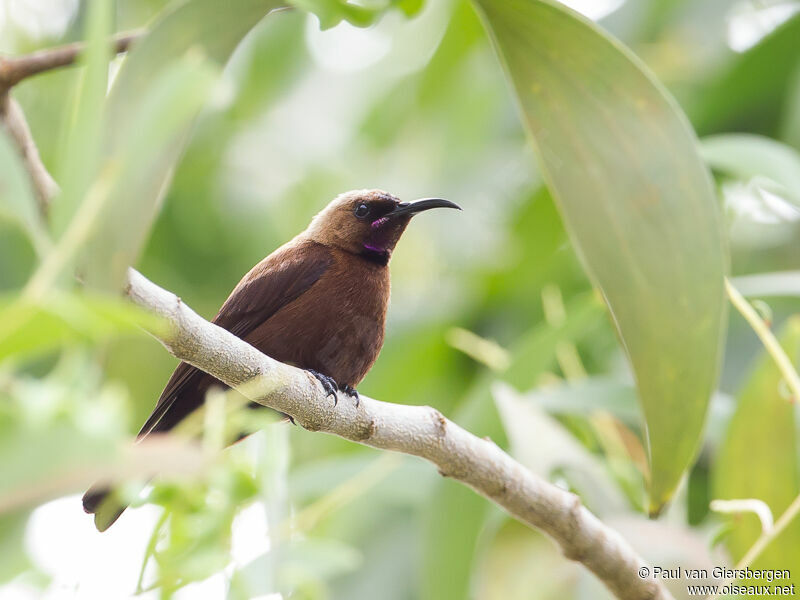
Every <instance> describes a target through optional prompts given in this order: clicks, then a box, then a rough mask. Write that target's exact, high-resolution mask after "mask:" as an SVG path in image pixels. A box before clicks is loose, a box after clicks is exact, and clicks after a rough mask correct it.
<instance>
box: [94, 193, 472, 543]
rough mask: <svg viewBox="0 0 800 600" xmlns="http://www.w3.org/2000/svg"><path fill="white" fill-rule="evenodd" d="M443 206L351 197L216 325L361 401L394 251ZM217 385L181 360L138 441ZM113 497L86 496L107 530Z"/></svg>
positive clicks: (253, 275) (257, 276) (378, 342)
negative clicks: (418, 220)
mask: <svg viewBox="0 0 800 600" xmlns="http://www.w3.org/2000/svg"><path fill="white" fill-rule="evenodd" d="M440 207H443V208H456V209H460V207H459V206H458V205H457V204H454V203H453V202H450V201H448V200H443V199H441V198H425V199H422V200H416V201H414V202H400V200H399V199H397V198H396V197H395V196H392V195H391V194H387V193H386V192H382V191H380V190H357V191H351V192H346V193H344V194H341V195H340V196H338V197H337V198H336V199H334V200H333V201H332V202H331V203H330V204H328V206H327V207H326V208H325V209H323V210H322V211H321V212H320V213H319V214H318V215H317V216H315V217H314V218H313V219H312V221H311V224H310V225H309V226H308V227H307V228H306V230H305V231H303V232H302V233H300V234H299V235H298V236H296V237H295V238H294V239H292V240H291V241H289V242H288V243H286V244H284V245H283V246H281V247H280V248H278V249H277V250H275V251H274V252H273V253H272V254H270V255H269V256H267V257H266V258H265V259H263V260H262V261H261V262H260V263H258V264H257V265H256V266H255V267H253V268H252V269H251V270H250V272H249V273H247V274H246V275H245V276H244V277H243V278H242V280H241V281H240V282H239V284H238V285H237V286H236V287H235V288H234V290H233V292H231V294H230V296H228V299H227V300H226V301H225V303H224V304H223V305H222V308H220V310H219V312H218V313H217V316H216V317H214V320H213V322H214V323H216V324H217V325H219V326H220V327H222V328H224V329H227V330H228V331H230V332H231V333H233V334H234V335H236V336H238V337H240V338H242V339H243V340H245V341H247V342H249V343H250V344H252V345H253V346H255V347H256V348H258V349H259V350H260V351H261V352H263V353H265V354H267V355H268V356H271V357H272V358H274V359H276V360H279V361H281V362H285V363H289V364H291V365H294V366H297V367H300V368H302V369H306V370H307V371H308V372H309V373H311V374H312V375H313V376H314V377H316V378H317V379H318V380H319V382H320V383H321V384H322V387H323V388H324V390H325V391H326V392H327V393H328V394H329V395H330V394H332V395H333V396H334V398H336V391H337V389H338V390H340V391H342V392H344V393H346V394H347V395H349V396H351V397H353V398H354V400H355V402H358V392H357V391H356V386H357V385H358V384H359V383H360V382H361V380H362V379H363V378H364V376H365V375H366V374H367V372H368V371H369V369H370V368H371V367H372V365H373V363H374V362H375V360H376V359H377V358H378V354H379V353H380V350H381V347H382V346H383V338H384V329H385V323H386V309H387V306H388V303H389V287H390V282H389V269H388V263H389V258H390V257H391V254H392V250H394V247H395V245H396V244H397V241H398V240H399V239H400V236H401V235H402V234H403V231H405V228H406V226H407V225H408V223H409V221H410V220H411V217H413V216H414V215H415V214H417V213H420V212H422V211H425V210H429V209H431V208H440ZM215 385H216V386H219V387H221V388H225V387H226V386H225V385H224V384H223V383H222V382H221V381H219V380H218V379H215V378H214V377H212V376H211V375H209V374H207V373H205V372H203V371H201V370H199V369H197V368H195V367H193V366H191V365H189V364H187V363H184V362H181V363H180V364H179V365H178V367H177V368H176V369H175V371H174V372H173V374H172V376H171V377H170V379H169V381H168V382H167V385H166V387H165V388H164V391H163V392H161V397H160V398H159V399H158V402H157V403H156V407H155V409H154V410H153V413H152V414H151V415H150V418H148V419H147V421H146V422H145V424H144V425H143V426H142V429H141V431H140V432H139V436H138V439H142V438H144V437H146V436H147V435H150V434H151V433H159V432H166V431H169V430H170V429H172V428H173V427H175V426H176V425H177V424H178V423H180V422H181V421H182V420H183V419H184V418H186V417H187V416H188V415H189V414H190V413H192V412H193V411H194V410H196V409H197V408H199V407H200V406H202V405H203V403H204V401H205V396H206V392H207V391H208V390H209V389H210V388H211V387H213V386H215ZM256 406H257V405H256ZM110 494H111V490H110V488H108V487H107V486H105V485H103V484H98V485H96V486H93V487H92V488H90V489H89V490H88V491H87V492H86V494H85V495H84V496H83V507H84V510H85V511H86V512H87V513H94V514H95V525H96V526H97V528H98V529H99V530H100V531H104V530H106V529H107V528H108V527H110V526H111V525H112V524H113V523H114V521H116V520H117V519H118V518H119V516H120V515H121V514H122V512H123V511H124V510H125V508H126V505H125V504H123V503H121V502H118V501H117V500H116V499H115V498H113V497H109V496H110ZM101 509H102V510H101Z"/></svg>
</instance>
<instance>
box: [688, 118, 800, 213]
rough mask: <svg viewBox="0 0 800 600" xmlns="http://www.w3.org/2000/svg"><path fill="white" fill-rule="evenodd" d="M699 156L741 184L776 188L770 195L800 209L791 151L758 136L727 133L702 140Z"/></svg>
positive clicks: (799, 160) (799, 176) (798, 169)
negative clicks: (766, 184) (763, 181)
mask: <svg viewBox="0 0 800 600" xmlns="http://www.w3.org/2000/svg"><path fill="white" fill-rule="evenodd" d="M701 154H702V156H703V158H704V159H705V160H706V162H707V163H708V165H709V166H710V167H711V168H712V169H714V170H717V171H721V172H723V173H725V174H726V175H730V176H732V177H736V178H738V179H743V180H745V181H748V180H751V179H754V178H758V179H761V178H767V179H768V180H769V181H771V182H773V183H774V184H776V187H775V188H774V189H772V190H770V191H775V192H776V193H778V194H780V195H781V196H782V197H784V198H786V199H787V200H789V201H791V202H793V203H794V204H795V205H796V206H800V153H798V152H797V150H795V149H794V148H792V147H790V146H787V145H786V144H783V143H781V142H779V141H776V140H773V139H770V138H768V137H764V136H760V135H753V134H746V133H727V134H720V135H712V136H709V137H707V138H704V139H703V141H702V146H701Z"/></svg>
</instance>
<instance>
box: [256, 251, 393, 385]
mask: <svg viewBox="0 0 800 600" xmlns="http://www.w3.org/2000/svg"><path fill="white" fill-rule="evenodd" d="M332 252H333V253H334V260H333V263H332V265H331V267H330V268H329V269H328V270H327V271H326V272H325V274H324V275H323V276H322V277H320V279H319V280H318V281H317V282H316V283H315V284H314V285H313V286H311V288H310V289H309V290H308V291H306V292H305V293H303V294H302V295H301V296H299V297H298V298H297V299H295V300H294V301H292V302H291V303H289V304H287V305H286V306H284V307H283V308H281V309H280V310H279V311H278V312H277V313H276V314H275V315H273V316H272V317H271V318H270V319H269V320H268V321H266V322H265V323H264V324H263V325H262V326H260V327H259V328H258V329H256V330H255V331H254V332H253V335H251V336H248V340H247V341H249V342H250V343H252V344H253V345H254V346H256V347H257V348H258V349H259V350H261V351H262V352H265V353H266V354H268V355H270V356H272V357H273V358H275V359H277V360H280V361H283V362H288V363H291V364H294V365H296V366H298V367H301V368H304V369H313V370H315V371H319V372H321V373H324V374H325V375H329V376H331V377H333V378H334V379H335V380H336V381H337V382H338V383H339V384H340V385H343V384H348V385H351V386H353V387H355V386H356V385H357V384H358V383H359V382H360V381H361V380H362V379H363V378H364V376H365V375H366V374H367V371H369V369H370V367H372V365H373V363H374V362H375V360H376V359H377V357H378V354H379V353H380V350H381V347H382V346H383V338H384V330H385V323H386V310H387V307H388V303H389V291H390V281H389V270H388V267H386V266H382V265H378V264H375V263H373V262H371V261H368V260H365V259H363V258H362V257H358V256H355V255H353V254H349V253H345V252H340V251H335V250H334V251H332Z"/></svg>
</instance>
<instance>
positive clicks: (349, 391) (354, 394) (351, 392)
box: [339, 384, 361, 407]
mask: <svg viewBox="0 0 800 600" xmlns="http://www.w3.org/2000/svg"><path fill="white" fill-rule="evenodd" d="M339 390H341V391H342V392H344V393H345V394H347V395H348V396H350V397H351V398H355V399H356V407H358V405H359V404H361V397H360V396H359V395H358V390H357V389H356V388H354V387H352V386H349V385H347V384H344V385H341V386H339Z"/></svg>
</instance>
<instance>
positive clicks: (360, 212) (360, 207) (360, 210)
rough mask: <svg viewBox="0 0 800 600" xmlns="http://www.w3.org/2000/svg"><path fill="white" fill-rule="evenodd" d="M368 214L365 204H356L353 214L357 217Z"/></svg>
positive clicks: (367, 207) (361, 217) (360, 217)
mask: <svg viewBox="0 0 800 600" xmlns="http://www.w3.org/2000/svg"><path fill="white" fill-rule="evenodd" d="M368 214H369V206H367V205H366V204H359V205H358V206H356V210H355V215H356V216H357V217H358V218H359V219H363V218H364V217H366V216H367V215H368Z"/></svg>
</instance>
